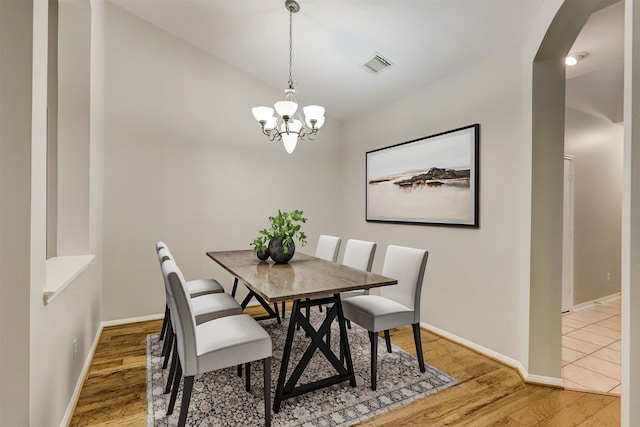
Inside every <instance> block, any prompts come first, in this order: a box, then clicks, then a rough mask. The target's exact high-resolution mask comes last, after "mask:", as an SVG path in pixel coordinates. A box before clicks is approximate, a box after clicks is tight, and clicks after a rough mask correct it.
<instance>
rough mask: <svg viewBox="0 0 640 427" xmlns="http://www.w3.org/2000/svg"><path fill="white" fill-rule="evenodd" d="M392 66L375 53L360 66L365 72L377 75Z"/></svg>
mask: <svg viewBox="0 0 640 427" xmlns="http://www.w3.org/2000/svg"><path fill="white" fill-rule="evenodd" d="M392 65H393V64H392V63H391V61H389V60H388V59H387V58H385V57H384V56H382V55H380V54H379V53H376V54H375V55H373V57H372V58H371V59H369V60H368V61H367V62H365V63H364V64H362V66H363V67H364V68H365V69H366V70H368V71H370V72H372V73H373V74H378V73H379V72H380V71H382V70H384V69H386V68H389V67H391V66H392Z"/></svg>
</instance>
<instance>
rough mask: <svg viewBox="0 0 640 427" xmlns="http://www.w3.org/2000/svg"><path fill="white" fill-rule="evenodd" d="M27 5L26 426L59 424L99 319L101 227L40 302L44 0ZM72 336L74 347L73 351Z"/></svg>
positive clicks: (96, 191) (94, 218) (94, 212)
mask: <svg viewBox="0 0 640 427" xmlns="http://www.w3.org/2000/svg"><path fill="white" fill-rule="evenodd" d="M33 5H34V76H33V88H34V89H33V90H34V94H33V137H32V159H31V160H32V185H31V260H30V262H31V286H30V289H31V292H30V295H31V296H30V305H29V311H30V333H29V346H30V360H29V366H30V367H29V380H30V384H29V391H30V401H29V412H30V425H41V426H44V425H59V424H60V422H61V421H62V419H63V418H64V416H65V411H66V410H67V407H68V405H69V402H70V401H71V400H72V395H73V392H74V389H75V387H76V384H77V383H78V380H79V379H80V374H81V372H82V369H83V365H84V363H85V361H86V360H87V357H88V356H89V351H90V349H91V345H92V342H93V340H94V337H95V336H96V332H97V331H98V327H99V324H100V321H101V311H100V289H101V275H100V246H101V229H100V228H97V227H93V228H92V233H91V234H90V236H89V241H90V242H89V243H90V245H91V248H92V250H94V251H95V252H94V253H95V254H96V260H95V261H94V262H93V263H92V264H91V265H90V266H89V267H88V268H87V269H86V270H85V271H84V272H82V273H81V274H80V275H79V276H78V277H77V278H76V279H75V280H73V281H72V282H71V283H70V284H69V285H68V286H67V287H66V288H65V289H64V291H62V292H61V293H60V294H59V295H57V296H56V298H55V299H54V300H52V301H51V302H50V303H49V305H46V306H45V305H44V304H43V299H42V297H43V290H44V286H45V280H46V269H45V263H46V120H47V117H46V105H47V96H46V81H47V77H46V72H47V67H46V52H47V41H46V40H47V2H34V3H33ZM87 36H88V35H87ZM99 141H100V140H99V139H98V138H97V139H96V140H95V141H92V148H95V149H96V150H97V151H98V152H99V149H98V143H99ZM85 143H86V144H89V141H88V140H87V141H85ZM86 161H88V159H85V162H86ZM98 172H99V171H98ZM91 173H92V176H91V184H90V193H91V200H92V202H91V205H90V212H91V213H90V216H91V217H90V222H91V223H92V224H96V223H100V221H101V219H100V218H101V217H102V212H101V211H100V210H99V209H96V207H97V206H99V200H100V199H101V193H102V190H101V188H100V187H99V183H100V180H99V179H95V178H96V177H95V173H96V171H92V172H91ZM74 339H77V346H78V351H77V353H76V354H75V355H74V343H73V341H74Z"/></svg>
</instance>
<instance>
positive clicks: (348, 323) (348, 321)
mask: <svg viewBox="0 0 640 427" xmlns="http://www.w3.org/2000/svg"><path fill="white" fill-rule="evenodd" d="M345 320H346V321H347V328H349V329H351V320H349V319H345Z"/></svg>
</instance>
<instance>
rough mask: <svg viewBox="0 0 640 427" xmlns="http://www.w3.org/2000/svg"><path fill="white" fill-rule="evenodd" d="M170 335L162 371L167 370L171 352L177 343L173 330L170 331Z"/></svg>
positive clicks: (168, 335)
mask: <svg viewBox="0 0 640 427" xmlns="http://www.w3.org/2000/svg"><path fill="white" fill-rule="evenodd" d="M169 332H171V333H170V334H167V342H166V343H165V344H167V345H166V348H167V353H166V354H165V355H164V362H162V369H167V365H168V364H169V358H170V357H171V350H172V349H173V347H174V346H175V342H176V334H174V333H173V330H171V331H169Z"/></svg>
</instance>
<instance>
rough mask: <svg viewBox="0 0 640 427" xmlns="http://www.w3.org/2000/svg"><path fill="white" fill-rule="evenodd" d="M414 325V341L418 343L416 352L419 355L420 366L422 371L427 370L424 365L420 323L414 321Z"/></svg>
mask: <svg viewBox="0 0 640 427" xmlns="http://www.w3.org/2000/svg"><path fill="white" fill-rule="evenodd" d="M411 326H412V327H413V341H414V342H415V344H416V354H417V355H418V365H419V366H420V372H424V371H426V369H425V367H424V356H423V355H422V339H421V337H420V324H419V323H414V324H413V325H411Z"/></svg>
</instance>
